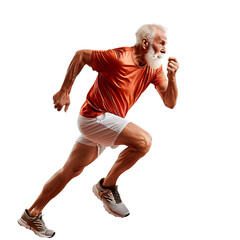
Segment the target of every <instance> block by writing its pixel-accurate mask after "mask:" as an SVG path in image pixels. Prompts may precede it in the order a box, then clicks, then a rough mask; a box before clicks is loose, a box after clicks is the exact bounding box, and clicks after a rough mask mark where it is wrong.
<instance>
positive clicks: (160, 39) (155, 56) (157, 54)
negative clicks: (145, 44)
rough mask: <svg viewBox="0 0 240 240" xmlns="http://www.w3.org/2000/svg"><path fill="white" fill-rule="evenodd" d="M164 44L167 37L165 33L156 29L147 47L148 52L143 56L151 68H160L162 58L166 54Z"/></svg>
mask: <svg viewBox="0 0 240 240" xmlns="http://www.w3.org/2000/svg"><path fill="white" fill-rule="evenodd" d="M166 44H167V36H166V34H165V32H164V31H163V30H162V29H160V28H157V30H156V35H155V38H154V40H153V43H152V44H150V45H149V48H148V51H147V53H146V54H145V56H144V57H145V60H146V61H147V64H148V65H149V66H150V67H151V68H154V69H157V68H159V67H160V66H161V64H162V58H163V56H164V54H165V53H166Z"/></svg>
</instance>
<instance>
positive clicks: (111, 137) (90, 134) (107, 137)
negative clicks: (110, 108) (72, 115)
mask: <svg viewBox="0 0 240 240" xmlns="http://www.w3.org/2000/svg"><path fill="white" fill-rule="evenodd" d="M127 124H128V121H127V120H126V119H124V118H121V117H119V116H116V115H114V114H112V113H104V114H102V115H100V116H98V117H96V118H88V117H84V116H82V115H79V117H78V128H79V131H80V132H81V134H82V135H81V136H80V137H79V138H78V139H77V142H80V143H82V144H85V145H89V146H97V147H98V155H100V154H101V153H102V152H103V151H104V150H105V148H106V147H108V146H109V147H111V148H116V147H117V145H114V143H115V141H116V139H117V137H118V136H119V134H120V133H121V132H122V130H123V129H124V128H125V127H126V125H127Z"/></svg>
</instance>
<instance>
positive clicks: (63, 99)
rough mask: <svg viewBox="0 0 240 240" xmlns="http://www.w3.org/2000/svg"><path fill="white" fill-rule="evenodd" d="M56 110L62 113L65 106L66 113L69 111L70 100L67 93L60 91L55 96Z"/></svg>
mask: <svg viewBox="0 0 240 240" xmlns="http://www.w3.org/2000/svg"><path fill="white" fill-rule="evenodd" d="M53 103H54V108H56V109H57V110H58V111H61V109H62V107H63V106H64V105H65V108H64V111H65V112H66V111H67V110H68V107H69V105H70V98H69V95H68V93H67V91H64V90H60V91H59V92H57V93H56V94H55V95H54V96H53Z"/></svg>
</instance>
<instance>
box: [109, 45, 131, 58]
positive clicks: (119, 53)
mask: <svg viewBox="0 0 240 240" xmlns="http://www.w3.org/2000/svg"><path fill="white" fill-rule="evenodd" d="M112 50H113V51H114V52H115V53H116V55H117V58H118V59H119V58H121V57H122V56H123V55H124V54H126V53H129V52H131V51H132V47H119V48H114V49H112Z"/></svg>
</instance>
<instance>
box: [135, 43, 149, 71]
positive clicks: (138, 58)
mask: <svg viewBox="0 0 240 240" xmlns="http://www.w3.org/2000/svg"><path fill="white" fill-rule="evenodd" d="M133 58H134V60H135V62H136V63H137V65H138V66H140V67H142V66H144V65H146V64H147V62H146V60H145V58H144V53H143V51H142V49H141V46H140V45H134V47H133Z"/></svg>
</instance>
